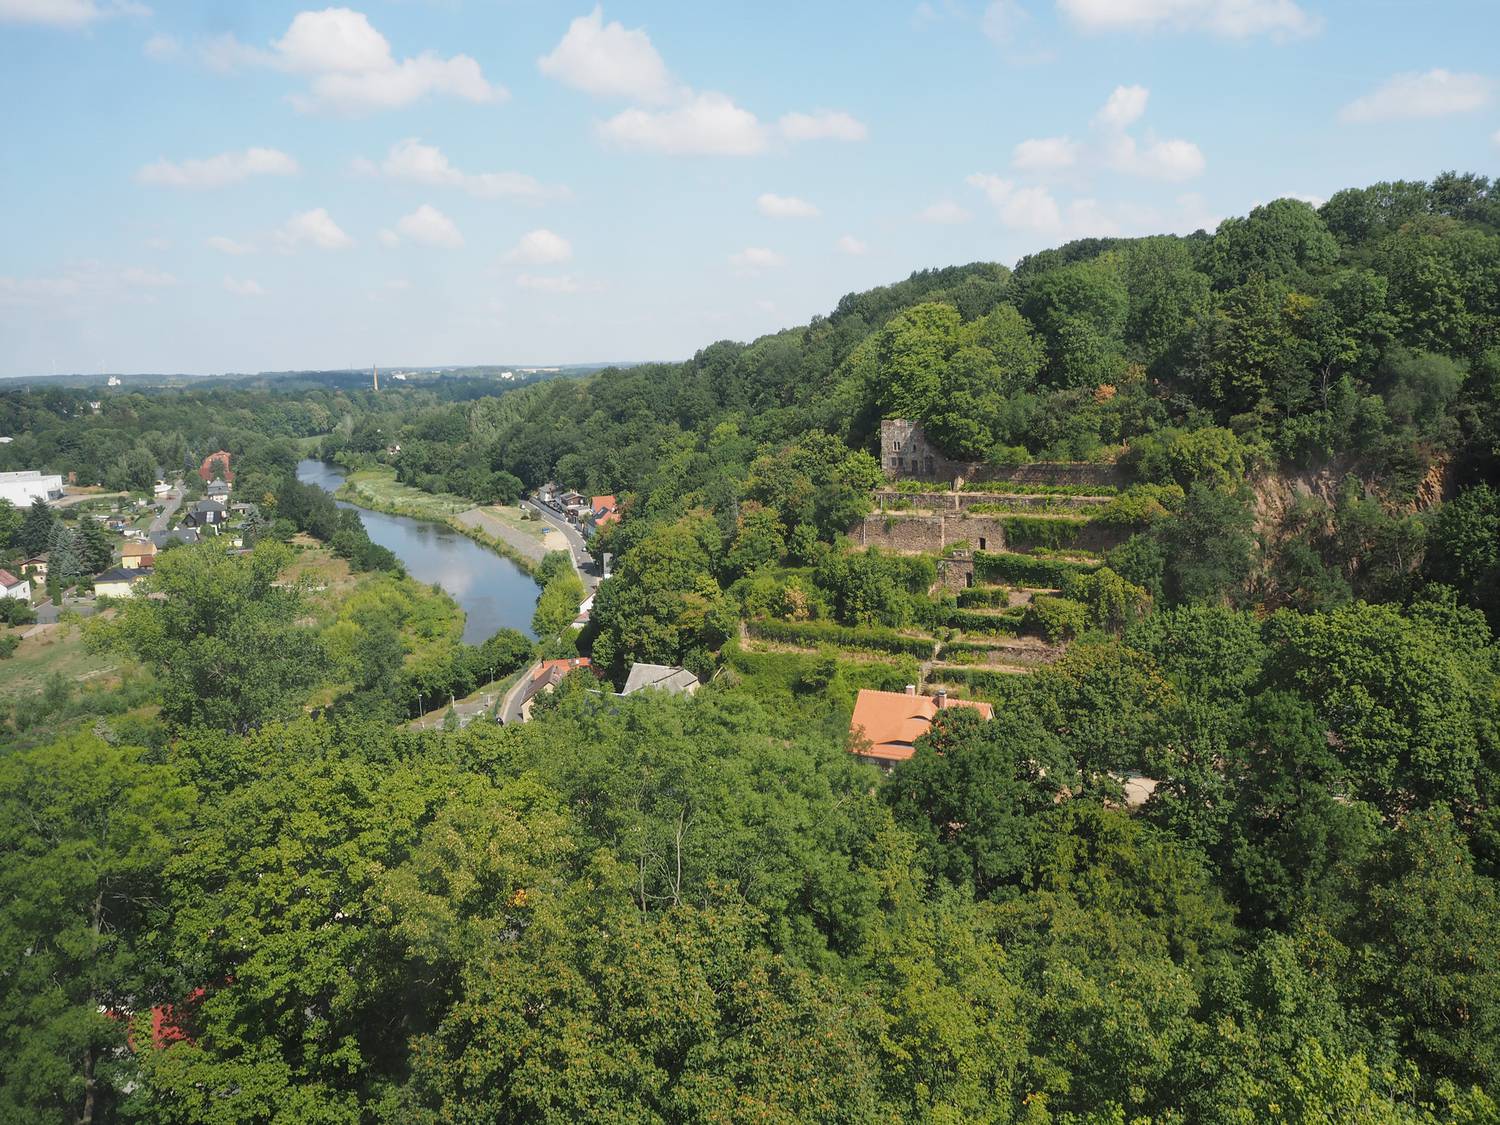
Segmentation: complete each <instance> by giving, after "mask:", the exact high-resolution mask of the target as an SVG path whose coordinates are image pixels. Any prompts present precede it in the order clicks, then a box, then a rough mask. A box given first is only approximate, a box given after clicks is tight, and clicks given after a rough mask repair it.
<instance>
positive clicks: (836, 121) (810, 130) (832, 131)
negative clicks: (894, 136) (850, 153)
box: [776, 109, 870, 141]
mask: <svg viewBox="0 0 1500 1125" xmlns="http://www.w3.org/2000/svg"><path fill="white" fill-rule="evenodd" d="M776 125H777V128H779V129H780V130H781V135H782V136H783V137H785V138H786V139H787V140H789V141H862V140H864V139H865V138H866V137H868V136H869V135H870V130H869V129H868V128H867V127H866V126H865V123H864V122H863V121H860V120H859V119H858V118H856V117H853V116H852V115H850V114H848V113H845V112H843V111H842V110H835V109H820V110H816V111H815V112H813V113H787V114H783V115H782V117H781V120H780V121H778V122H777V123H776Z"/></svg>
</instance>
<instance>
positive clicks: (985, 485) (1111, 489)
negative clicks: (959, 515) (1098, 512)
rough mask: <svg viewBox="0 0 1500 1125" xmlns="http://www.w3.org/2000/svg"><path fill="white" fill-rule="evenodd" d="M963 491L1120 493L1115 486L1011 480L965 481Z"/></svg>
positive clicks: (1074, 493) (1016, 493)
mask: <svg viewBox="0 0 1500 1125" xmlns="http://www.w3.org/2000/svg"><path fill="white" fill-rule="evenodd" d="M963 490H964V491H965V492H990V493H994V494H995V495H997V496H1113V495H1115V493H1117V492H1119V491H1120V490H1119V488H1118V487H1117V486H1116V485H1113V484H1100V485H1088V484H1025V483H1023V482H1021V481H1010V480H985V481H978V480H975V481H965V482H964V487H963Z"/></svg>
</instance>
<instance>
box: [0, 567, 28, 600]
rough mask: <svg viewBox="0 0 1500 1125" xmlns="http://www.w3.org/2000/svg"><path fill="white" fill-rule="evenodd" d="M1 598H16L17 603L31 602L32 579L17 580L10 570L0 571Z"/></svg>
mask: <svg viewBox="0 0 1500 1125" xmlns="http://www.w3.org/2000/svg"><path fill="white" fill-rule="evenodd" d="M0 598H15V599H16V600H17V601H21V602H30V601H31V579H29V578H17V577H16V576H15V575H14V574H12V573H11V572H10V571H8V570H0Z"/></svg>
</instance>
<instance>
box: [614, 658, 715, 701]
mask: <svg viewBox="0 0 1500 1125" xmlns="http://www.w3.org/2000/svg"><path fill="white" fill-rule="evenodd" d="M698 687H699V683H698V677H697V676H695V675H693V674H692V673H691V672H689V671H688V670H687V669H686V668H679V667H677V666H676V665H671V664H641V663H635V664H632V665H631V666H630V675H628V676H626V677H625V690H624V691H622V692H620V694H621V695H634V694H635V693H636V692H638V691H647V690H650V691H664V692H666V693H667V694H668V695H693V694H694V693H696V692H697V690H698Z"/></svg>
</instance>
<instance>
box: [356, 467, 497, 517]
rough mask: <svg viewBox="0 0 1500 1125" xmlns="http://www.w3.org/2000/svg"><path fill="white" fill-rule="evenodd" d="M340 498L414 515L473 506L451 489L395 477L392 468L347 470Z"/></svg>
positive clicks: (441, 514) (448, 512) (446, 513)
mask: <svg viewBox="0 0 1500 1125" xmlns="http://www.w3.org/2000/svg"><path fill="white" fill-rule="evenodd" d="M339 497H340V499H345V500H352V501H354V502H355V503H356V504H363V505H364V506H365V507H367V508H375V509H377V510H379V511H382V512H390V513H392V514H394V515H398V516H413V517H415V518H417V519H430V520H441V519H442V518H443V517H444V516H451V515H453V514H454V513H455V512H464V511H467V510H468V509H470V508H472V507H474V501H472V500H469V499H467V498H465V497H463V496H454V495H452V494H450V493H431V492H423V491H422V490H421V489H420V488H413V487H412V486H411V485H409V484H402V483H400V482H399V481H398V480H396V473H395V470H394V469H387V468H378V469H360V470H359V471H358V472H353V473H350V474H349V476H348V477H347V478H346V480H345V481H344V487H343V488H341V489H339Z"/></svg>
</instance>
